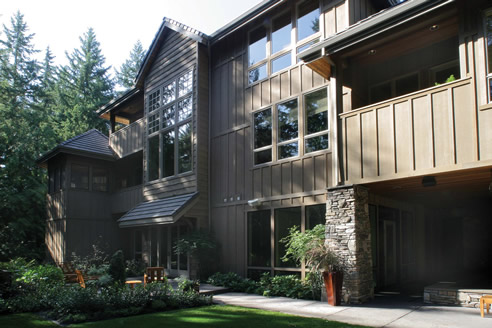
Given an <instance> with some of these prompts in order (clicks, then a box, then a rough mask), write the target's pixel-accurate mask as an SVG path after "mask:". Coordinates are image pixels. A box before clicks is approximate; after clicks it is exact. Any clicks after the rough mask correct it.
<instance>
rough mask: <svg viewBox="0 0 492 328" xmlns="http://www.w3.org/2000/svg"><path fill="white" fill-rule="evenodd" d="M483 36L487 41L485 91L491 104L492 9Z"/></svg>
mask: <svg viewBox="0 0 492 328" xmlns="http://www.w3.org/2000/svg"><path fill="white" fill-rule="evenodd" d="M485 34H486V37H487V38H486V41H487V89H488V92H487V93H488V101H489V102H492V9H491V10H489V11H488V13H487V16H486V19H485Z"/></svg>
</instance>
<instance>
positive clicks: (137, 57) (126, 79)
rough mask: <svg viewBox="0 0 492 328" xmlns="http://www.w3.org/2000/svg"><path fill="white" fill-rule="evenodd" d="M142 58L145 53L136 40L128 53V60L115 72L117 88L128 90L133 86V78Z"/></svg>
mask: <svg viewBox="0 0 492 328" xmlns="http://www.w3.org/2000/svg"><path fill="white" fill-rule="evenodd" d="M144 57H145V52H144V50H143V47H142V43H141V42H140V40H138V41H137V42H136V43H135V44H134V45H133V48H132V50H131V51H130V58H128V59H127V60H126V61H125V62H124V63H123V64H122V65H121V66H120V69H119V70H116V79H117V82H118V86H119V87H121V88H123V89H125V90H128V89H130V88H132V87H133V86H134V81H135V78H136V77H137V73H138V70H139V69H140V66H141V65H142V62H143V60H144Z"/></svg>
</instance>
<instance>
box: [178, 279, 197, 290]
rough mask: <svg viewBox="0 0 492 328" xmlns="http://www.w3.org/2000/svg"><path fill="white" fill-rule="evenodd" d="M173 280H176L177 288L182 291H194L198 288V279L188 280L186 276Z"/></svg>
mask: <svg viewBox="0 0 492 328" xmlns="http://www.w3.org/2000/svg"><path fill="white" fill-rule="evenodd" d="M174 280H175V281H177V282H178V289H179V290H180V291H182V292H194V291H198V290H199V288H200V281H199V280H189V279H187V278H186V277H179V278H176V279H174Z"/></svg>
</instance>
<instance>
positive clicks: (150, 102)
mask: <svg viewBox="0 0 492 328" xmlns="http://www.w3.org/2000/svg"><path fill="white" fill-rule="evenodd" d="M160 95H161V91H160V90H157V91H155V92H153V93H151V94H150V95H149V97H148V98H147V108H148V109H149V111H148V112H149V113H150V112H152V111H153V110H155V109H157V108H159V106H160V99H159V98H160Z"/></svg>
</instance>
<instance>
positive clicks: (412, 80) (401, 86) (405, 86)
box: [395, 74, 419, 97]
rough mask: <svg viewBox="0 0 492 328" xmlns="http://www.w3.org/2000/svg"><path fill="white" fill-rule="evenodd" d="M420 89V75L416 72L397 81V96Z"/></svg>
mask: <svg viewBox="0 0 492 328" xmlns="http://www.w3.org/2000/svg"><path fill="white" fill-rule="evenodd" d="M418 89H419V75H418V74H414V75H410V76H405V77H402V78H399V79H398V80H396V81H395V96H396V97H398V96H402V95H406V94H408V93H411V92H414V91H417V90H418Z"/></svg>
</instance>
